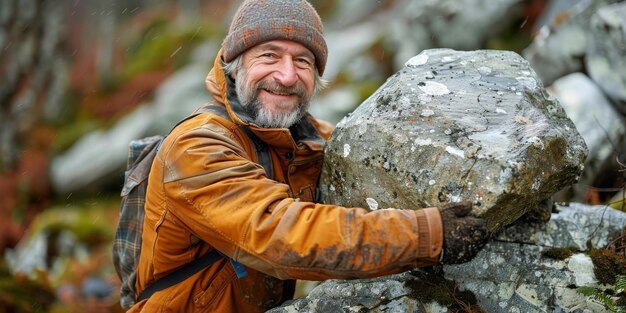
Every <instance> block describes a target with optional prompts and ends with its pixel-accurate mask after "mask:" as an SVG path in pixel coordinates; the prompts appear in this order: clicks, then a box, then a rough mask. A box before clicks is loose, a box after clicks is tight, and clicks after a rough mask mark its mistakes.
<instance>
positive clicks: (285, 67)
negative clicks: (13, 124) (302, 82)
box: [274, 57, 299, 87]
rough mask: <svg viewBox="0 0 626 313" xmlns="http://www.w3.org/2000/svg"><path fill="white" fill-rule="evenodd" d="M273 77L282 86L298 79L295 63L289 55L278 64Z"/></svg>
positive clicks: (291, 83)
mask: <svg viewBox="0 0 626 313" xmlns="http://www.w3.org/2000/svg"><path fill="white" fill-rule="evenodd" d="M274 78H275V79H276V81H278V82H279V83H281V84H282V85H283V86H287V87H290V86H293V85H294V84H295V83H296V82H297V81H298V79H299V78H298V73H297V72H296V65H295V64H294V63H293V60H292V59H291V58H289V57H284V58H282V60H281V61H280V63H279V65H278V69H277V70H276V71H275V72H274Z"/></svg>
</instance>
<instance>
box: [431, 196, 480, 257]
mask: <svg viewBox="0 0 626 313" xmlns="http://www.w3.org/2000/svg"><path fill="white" fill-rule="evenodd" d="M471 211H472V203H471V202H470V201H465V202H455V203H448V204H446V205H444V206H443V207H441V208H439V212H440V213H441V220H442V222H443V252H442V253H443V256H442V258H441V263H443V264H458V263H464V262H467V261H469V260H471V259H473V258H474V257H475V256H476V254H478V252H479V251H480V250H481V249H482V248H483V247H484V246H485V244H486V243H487V240H488V239H489V230H488V229H487V224H486V223H485V220H484V219H482V218H478V217H473V216H470V215H469V214H470V212H471Z"/></svg>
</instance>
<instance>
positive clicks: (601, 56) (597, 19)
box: [585, 2, 626, 114]
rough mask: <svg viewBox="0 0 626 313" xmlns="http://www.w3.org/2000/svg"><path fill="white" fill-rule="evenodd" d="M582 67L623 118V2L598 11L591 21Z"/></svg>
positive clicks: (625, 79)
mask: <svg viewBox="0 0 626 313" xmlns="http://www.w3.org/2000/svg"><path fill="white" fill-rule="evenodd" d="M590 34H591V35H590V36H589V44H588V45H587V57H586V58H585V64H586V68H587V71H588V72H589V76H591V78H592V79H593V80H594V81H595V82H596V83H597V84H598V85H599V86H600V88H602V90H603V91H604V92H605V93H606V94H607V95H608V96H609V98H611V99H612V100H613V102H614V103H615V104H616V105H617V107H618V108H619V109H620V111H622V112H623V113H624V114H626V2H621V3H617V4H613V5H608V6H605V7H602V8H599V9H598V11H597V12H596V13H595V14H594V15H593V16H592V18H591V30H590Z"/></svg>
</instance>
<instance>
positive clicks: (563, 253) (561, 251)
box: [541, 247, 580, 260]
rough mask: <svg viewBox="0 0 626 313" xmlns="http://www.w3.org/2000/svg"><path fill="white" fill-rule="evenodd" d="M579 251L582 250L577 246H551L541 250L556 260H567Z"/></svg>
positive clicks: (542, 253)
mask: <svg viewBox="0 0 626 313" xmlns="http://www.w3.org/2000/svg"><path fill="white" fill-rule="evenodd" d="M578 252H580V250H579V249H578V248H576V247H567V248H550V249H547V250H544V251H543V252H541V255H542V256H544V257H546V258H550V259H554V260H565V259H567V258H569V257H571V256H572V254H574V253H578Z"/></svg>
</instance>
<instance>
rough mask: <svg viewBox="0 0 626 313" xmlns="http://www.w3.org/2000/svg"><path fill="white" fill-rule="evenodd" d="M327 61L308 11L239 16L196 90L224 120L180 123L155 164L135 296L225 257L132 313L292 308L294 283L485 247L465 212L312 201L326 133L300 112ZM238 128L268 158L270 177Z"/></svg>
mask: <svg viewBox="0 0 626 313" xmlns="http://www.w3.org/2000/svg"><path fill="white" fill-rule="evenodd" d="M326 58H327V48H326V43H325V41H324V38H323V28H322V23H321V20H320V18H319V16H318V15H317V13H316V11H315V9H314V8H313V7H312V6H311V5H310V4H309V3H308V2H306V1H304V0H291V1H281V0H248V1H245V2H244V3H243V4H242V5H241V7H240V8H239V10H238V11H237V13H236V14H235V16H234V19H233V22H232V25H231V27H230V30H229V33H228V35H227V37H226V38H225V40H224V42H223V44H222V49H221V50H220V52H219V53H218V55H217V57H216V59H215V64H214V67H213V69H212V70H211V72H210V73H209V76H208V77H207V81H206V83H207V86H208V89H209V91H210V92H211V94H212V95H213V98H214V100H215V102H216V104H218V105H221V106H224V107H225V108H226V111H227V113H228V116H227V118H225V117H222V116H219V114H214V113H202V114H200V115H198V116H196V117H194V118H191V119H189V120H187V121H185V122H183V123H182V124H180V125H179V126H178V127H176V128H175V129H174V130H173V131H172V132H171V133H170V135H169V136H168V137H167V139H166V140H165V141H164V142H163V144H162V146H161V147H160V150H159V152H158V154H157V157H156V159H155V161H154V163H153V165H152V170H151V173H150V178H149V185H148V186H149V187H148V191H147V197H146V201H147V202H146V216H145V222H144V228H143V243H142V252H141V258H140V263H139V267H138V272H137V284H136V287H137V291H138V292H141V291H142V290H144V289H145V288H146V286H149V285H150V284H151V283H153V282H154V281H156V280H158V279H159V278H161V277H163V276H165V275H167V274H168V273H171V272H172V271H174V270H176V269H177V268H180V267H182V266H184V265H185V264H188V263H189V262H191V261H193V260H194V259H196V258H198V257H199V256H202V255H204V254H205V253H207V252H208V251H211V250H213V249H217V250H219V251H220V252H221V253H223V254H224V255H225V256H226V257H224V258H221V259H219V260H218V261H216V262H215V263H213V264H211V265H210V266H208V267H206V268H204V269H202V270H201V271H199V272H197V273H195V274H194V275H193V276H191V277H190V278H188V279H186V280H184V281H182V282H180V283H178V284H175V285H173V286H171V287H168V288H166V289H163V290H160V291H158V292H156V293H154V294H153V295H152V296H151V297H150V298H149V299H147V300H143V301H140V302H139V303H137V304H136V305H135V306H134V307H133V308H132V309H131V311H132V312H139V311H141V312H162V311H167V312H262V311H265V310H267V309H270V308H272V307H275V306H277V305H279V304H280V303H282V302H283V301H285V300H287V299H290V298H291V297H292V296H293V291H294V280H295V279H303V280H324V279H329V278H357V277H359V278H362V277H373V276H380V275H386V274H392V273H398V272H401V271H405V270H408V269H411V268H414V267H417V266H426V265H433V264H436V263H438V262H439V261H440V258H441V257H442V249H443V250H444V255H443V259H442V261H443V263H458V262H463V261H467V260H469V259H470V258H472V257H473V256H474V255H475V254H476V253H477V252H478V250H479V249H480V248H482V246H483V245H484V243H485V240H486V237H487V230H486V228H485V224H484V221H482V220H481V219H478V218H473V217H469V216H467V214H468V213H469V209H470V208H471V205H468V204H458V205H452V206H449V207H448V208H446V209H442V210H440V209H438V208H424V209H421V210H412V209H417V208H407V209H409V210H380V211H374V212H367V210H365V209H363V208H344V207H339V206H335V205H325V204H316V203H315V202H314V201H315V198H314V196H315V189H316V186H317V183H318V178H319V175H320V171H321V164H322V160H323V145H324V140H325V139H327V138H328V136H329V134H330V131H331V126H330V125H329V124H327V123H324V122H321V121H318V120H316V119H314V118H313V117H311V116H310V115H308V114H307V108H308V105H309V100H310V98H311V96H312V95H313V94H314V93H315V90H316V89H317V88H320V87H321V85H322V81H321V79H320V77H321V75H322V74H323V72H324V68H325V65H326ZM246 129H248V130H249V131H251V132H252V133H254V136H257V137H258V138H260V139H261V140H262V141H264V142H265V143H266V144H267V145H268V147H269V153H270V155H271V166H270V169H264V168H263V167H262V166H261V165H259V163H258V162H259V161H258V160H257V158H258V157H259V156H258V155H257V154H256V153H255V149H254V147H253V144H254V143H253V142H252V140H251V139H250V138H251V137H250V135H248V134H247V133H246V132H247V131H246ZM266 170H268V172H266ZM270 173H271V174H270ZM270 175H271V179H270V178H268V176H270ZM229 258H232V259H234V260H236V261H237V262H239V263H241V264H243V265H244V266H245V267H246V270H247V272H248V276H247V277H245V278H238V277H237V275H236V273H235V271H234V270H233V266H232V265H231V262H230V261H229Z"/></svg>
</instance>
